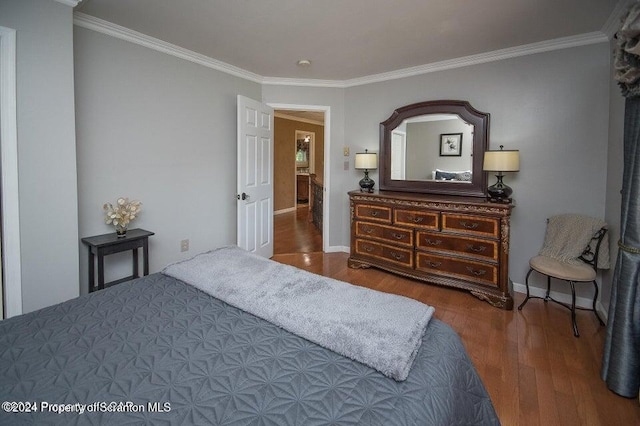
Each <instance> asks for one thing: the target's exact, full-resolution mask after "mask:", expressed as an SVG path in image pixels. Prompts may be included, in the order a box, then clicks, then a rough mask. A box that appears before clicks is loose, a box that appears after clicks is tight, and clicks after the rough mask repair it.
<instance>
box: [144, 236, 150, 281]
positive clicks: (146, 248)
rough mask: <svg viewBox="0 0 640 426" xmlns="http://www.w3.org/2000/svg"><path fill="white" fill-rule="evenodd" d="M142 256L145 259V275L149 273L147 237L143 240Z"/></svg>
mask: <svg viewBox="0 0 640 426" xmlns="http://www.w3.org/2000/svg"><path fill="white" fill-rule="evenodd" d="M142 257H143V261H144V265H143V267H144V275H149V240H148V239H147V238H145V239H144V241H143V242H142Z"/></svg>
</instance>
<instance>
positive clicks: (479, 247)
mask: <svg viewBox="0 0 640 426" xmlns="http://www.w3.org/2000/svg"><path fill="white" fill-rule="evenodd" d="M416 247H417V248H419V249H421V250H428V251H445V252H451V253H457V254H462V255H464V256H469V257H476V258H479V259H489V260H493V261H496V262H497V261H498V241H496V240H484V239H481V238H472V237H462V236H453V235H447V234H443V233H438V232H425V231H418V233H417V234H416Z"/></svg>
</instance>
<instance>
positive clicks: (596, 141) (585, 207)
mask: <svg viewBox="0 0 640 426" xmlns="http://www.w3.org/2000/svg"><path fill="white" fill-rule="evenodd" d="M609 49H610V47H609V45H608V44H607V43H600V44H597V45H590V46H583V47H576V48H571V49H563V50H559V51H553V52H548V53H541V54H536V55H530V56H525V57H519V58H513V59H508V60H503V61H498V62H490V63H486V64H481V65H475V66H469V67H465V68H458V69H453V70H447V71H444V72H435V73H430V74H425V75H421V76H415V77H410V78H405V79H400V80H393V81H387V82H382V83H375V84H369V85H363V86H356V87H352V88H348V89H347V90H346V93H345V140H348V141H349V142H350V144H353V145H356V146H362V147H363V148H365V147H366V148H369V149H376V148H377V145H378V124H379V123H380V122H382V121H384V120H386V119H387V118H388V117H389V116H390V115H391V113H392V112H393V110H394V109H396V108H398V107H400V106H403V105H407V104H411V103H415V102H420V101H425V100H435V99H461V100H467V101H469V102H470V103H471V105H472V106H474V107H475V108H476V109H479V110H480V111H483V112H489V113H490V114H491V123H490V148H491V149H497V148H498V146H499V145H501V144H502V145H504V146H505V149H519V150H520V158H521V164H520V172H519V173H508V174H506V176H505V183H507V184H508V185H510V186H511V187H512V188H513V190H514V197H515V199H516V207H515V209H514V210H513V215H512V221H511V224H512V228H511V251H510V275H511V278H512V279H513V281H514V282H516V283H524V277H525V274H526V272H527V270H528V262H529V259H530V258H531V257H532V256H534V255H535V254H536V253H537V252H538V250H539V249H540V247H541V245H542V240H543V237H544V232H545V219H546V218H547V217H548V216H550V215H553V214H557V213H566V212H576V213H583V214H587V215H592V216H596V217H604V215H605V203H606V190H607V187H606V177H607V150H608V147H607V140H608V132H609V130H608V129H609V127H608V126H609V111H608V110H609V101H608V99H609V90H610V87H609V86H610V85H609ZM358 176H359V175H358V174H357V173H356V172H355V171H351V172H350V173H349V176H348V177H347V178H346V180H347V181H353V182H357V179H358V178H359V177H358ZM376 178H377V176H374V179H376ZM343 209H344V210H343V211H344V215H343V218H344V220H345V223H346V224H347V226H348V208H347V206H346V205H345V206H343ZM343 238H344V240H343V241H345V244H346V243H347V241H348V233H346V232H345V233H344V234H343ZM533 284H534V285H536V286H539V287H542V286H543V281H542V280H541V279H537V278H534V280H533ZM558 289H560V290H565V291H568V290H567V289H564V288H562V287H560V286H558ZM587 290H588V291H587V292H585V293H583V294H584V295H585V296H588V295H590V289H587Z"/></svg>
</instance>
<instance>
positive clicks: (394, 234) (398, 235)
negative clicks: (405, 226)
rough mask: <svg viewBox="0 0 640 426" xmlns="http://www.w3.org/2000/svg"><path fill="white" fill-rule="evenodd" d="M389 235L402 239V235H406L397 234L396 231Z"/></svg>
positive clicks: (403, 235)
mask: <svg viewBox="0 0 640 426" xmlns="http://www.w3.org/2000/svg"><path fill="white" fill-rule="evenodd" d="M391 235H392V236H393V238H395V239H396V240H403V239H404V237H406V235H405V234H398V233H395V232H394V233H392V234H391Z"/></svg>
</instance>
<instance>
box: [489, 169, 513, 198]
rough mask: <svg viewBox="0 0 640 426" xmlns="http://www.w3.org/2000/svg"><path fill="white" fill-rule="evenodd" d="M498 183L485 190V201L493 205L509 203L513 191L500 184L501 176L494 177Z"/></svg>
mask: <svg viewBox="0 0 640 426" xmlns="http://www.w3.org/2000/svg"><path fill="white" fill-rule="evenodd" d="M496 177H497V178H498V181H497V182H496V183H495V184H493V185H491V186H490V187H488V188H487V200H489V201H491V202H493V203H505V204H509V203H511V194H512V193H513V189H511V187H510V186H508V185H505V184H504V183H502V175H501V174H498V175H496Z"/></svg>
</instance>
